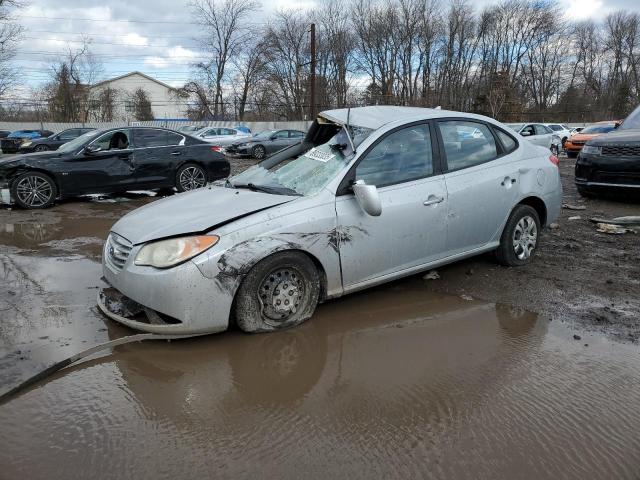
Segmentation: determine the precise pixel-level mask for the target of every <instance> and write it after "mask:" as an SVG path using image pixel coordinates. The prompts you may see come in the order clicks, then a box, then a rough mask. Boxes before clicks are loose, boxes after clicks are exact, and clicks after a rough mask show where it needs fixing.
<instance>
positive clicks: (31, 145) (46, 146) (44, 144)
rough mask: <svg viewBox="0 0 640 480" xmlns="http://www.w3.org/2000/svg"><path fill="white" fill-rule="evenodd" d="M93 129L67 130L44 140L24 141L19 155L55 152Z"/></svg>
mask: <svg viewBox="0 0 640 480" xmlns="http://www.w3.org/2000/svg"><path fill="white" fill-rule="evenodd" d="M93 130H95V128H67V129H66V130H63V131H62V132H60V133H57V134H55V135H51V136H50V137H46V138H35V139H33V140H26V141H24V142H23V143H22V144H21V145H20V153H31V152H46V151H49V150H57V149H58V148H60V147H61V146H62V145H64V144H65V143H67V142H70V141H71V140H73V139H74V138H78V137H79V136H80V135H84V134H85V133H87V132H92V131H93Z"/></svg>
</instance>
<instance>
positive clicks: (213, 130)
mask: <svg viewBox="0 0 640 480" xmlns="http://www.w3.org/2000/svg"><path fill="white" fill-rule="evenodd" d="M245 130H248V129H242V130H240V129H239V128H229V127H210V128H205V129H203V130H201V131H199V132H198V133H197V134H196V136H197V137H200V138H202V139H203V140H205V141H206V142H209V143H214V144H216V145H220V143H219V142H225V143H226V144H227V145H228V144H231V143H233V142H236V141H238V140H242V139H244V138H245V137H250V136H251V130H249V131H248V132H247V131H245Z"/></svg>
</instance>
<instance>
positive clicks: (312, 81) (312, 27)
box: [309, 23, 316, 121]
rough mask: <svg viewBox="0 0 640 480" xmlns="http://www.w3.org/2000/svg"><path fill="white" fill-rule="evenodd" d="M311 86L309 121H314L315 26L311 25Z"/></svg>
mask: <svg viewBox="0 0 640 480" xmlns="http://www.w3.org/2000/svg"><path fill="white" fill-rule="evenodd" d="M309 81H310V83H311V85H310V86H309V92H310V95H309V96H310V97H311V99H310V102H309V103H310V105H311V108H310V109H309V113H310V116H311V118H310V119H309V120H311V121H314V120H315V119H316V24H315V23H312V24H311V75H310V77H309Z"/></svg>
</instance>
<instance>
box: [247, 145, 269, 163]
mask: <svg viewBox="0 0 640 480" xmlns="http://www.w3.org/2000/svg"><path fill="white" fill-rule="evenodd" d="M266 154H267V150H266V149H265V148H264V146H262V145H256V146H255V147H253V149H252V150H251V155H252V156H253V158H255V159H256V160H262V159H263V158H264V157H265V155H266Z"/></svg>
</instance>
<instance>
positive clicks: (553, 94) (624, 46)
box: [0, 0, 640, 122]
mask: <svg viewBox="0 0 640 480" xmlns="http://www.w3.org/2000/svg"><path fill="white" fill-rule="evenodd" d="M7 1H10V0H0V7H2V2H7ZM188 6H189V8H190V9H191V11H192V14H193V18H194V20H195V22H197V23H198V24H199V28H197V31H196V32H194V35H196V36H197V40H198V42H199V46H200V50H201V56H202V57H203V58H205V59H206V61H201V62H198V63H195V64H194V65H192V76H191V79H190V80H189V81H188V82H186V83H185V85H184V86H183V87H182V88H180V89H178V90H177V91H176V92H175V101H176V102H181V103H182V104H184V105H185V106H186V109H187V114H188V116H189V117H190V118H192V119H194V120H203V119H213V120H216V119H237V120H247V121H249V120H300V119H308V118H309V117H310V114H311V112H312V111H313V110H314V107H315V111H319V110H322V109H328V108H340V107H346V106H360V105H384V104H390V105H411V106H425V107H435V106H440V107H442V108H443V109H451V110H461V111H469V112H476V113H482V114H486V115H489V116H492V117H495V118H498V119H500V120H503V121H517V120H551V119H553V120H554V121H565V122H589V121H596V120H601V119H614V118H615V119H617V118H623V117H624V116H625V115H626V114H627V113H629V111H631V109H633V108H634V107H635V106H636V105H637V104H638V103H640V76H639V73H640V15H638V14H637V13H630V12H626V11H617V12H614V13H611V14H609V15H607V16H606V17H603V18H601V19H598V20H588V21H584V22H571V21H569V20H567V17H566V15H564V13H565V12H563V11H562V10H561V8H560V6H559V4H558V3H557V2H556V1H554V0H499V1H498V2H497V3H494V4H491V5H488V6H486V7H484V8H483V9H481V10H476V9H474V8H473V5H472V3H471V2H469V1H467V0H325V1H323V2H318V3H317V7H316V8H313V9H310V10H306V11H302V10H283V11H278V12H275V13H274V14H272V15H270V17H269V18H267V19H266V21H264V22H263V23H256V22H255V21H254V19H256V18H260V15H259V13H260V11H261V8H262V5H261V4H260V3H259V2H258V1H257V0H191V2H190V3H189V4H188ZM0 12H1V9H0ZM1 18H2V17H1V14H0V19H1ZM311 24H314V25H315V28H316V48H315V51H316V62H315V64H316V89H315V91H316V98H315V99H312V98H311V96H310V78H311V71H310V68H311V51H312V48H311V44H310V34H309V29H310V25H311ZM1 34H2V30H1V27H0V35H1ZM0 45H1V43H0ZM1 68H2V56H1V52H0V69H1ZM100 74H101V66H100V65H99V62H97V61H96V60H95V58H92V56H91V54H90V49H88V48H86V47H85V48H83V49H81V50H78V51H75V52H72V51H69V53H68V55H67V56H66V57H64V58H62V59H61V60H60V61H59V62H57V63H56V64H55V65H54V66H52V78H51V81H50V82H48V84H47V85H46V86H45V87H44V88H43V89H41V90H40V92H39V93H38V95H40V96H41V98H40V100H42V102H44V103H39V105H43V104H44V105H46V107H43V111H42V112H40V113H39V114H40V115H45V116H47V118H50V119H52V120H57V121H79V120H82V119H83V118H87V117H90V116H93V118H92V119H94V120H103V121H109V120H110V118H109V117H110V115H112V111H113V103H114V101H116V100H115V98H116V97H117V95H116V93H117V92H109V91H108V89H107V90H102V91H101V94H100V96H99V98H88V97H87V95H86V93H83V92H84V91H85V90H87V89H86V86H87V85H89V84H91V83H92V82H93V81H95V79H96V78H97V77H98V76H99V75H100ZM1 88H2V85H1V84H0V95H1V93H2V90H1ZM74 92H75V93H74ZM142 93H144V92H142ZM74 99H75V100H74ZM143 100H146V101H148V99H145V98H143ZM74 101H75V104H76V106H75V107H73V106H72V104H73V103H74ZM143 103H144V102H143ZM312 103H313V105H312ZM145 108H146V107H145ZM110 112H111V113H110Z"/></svg>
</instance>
